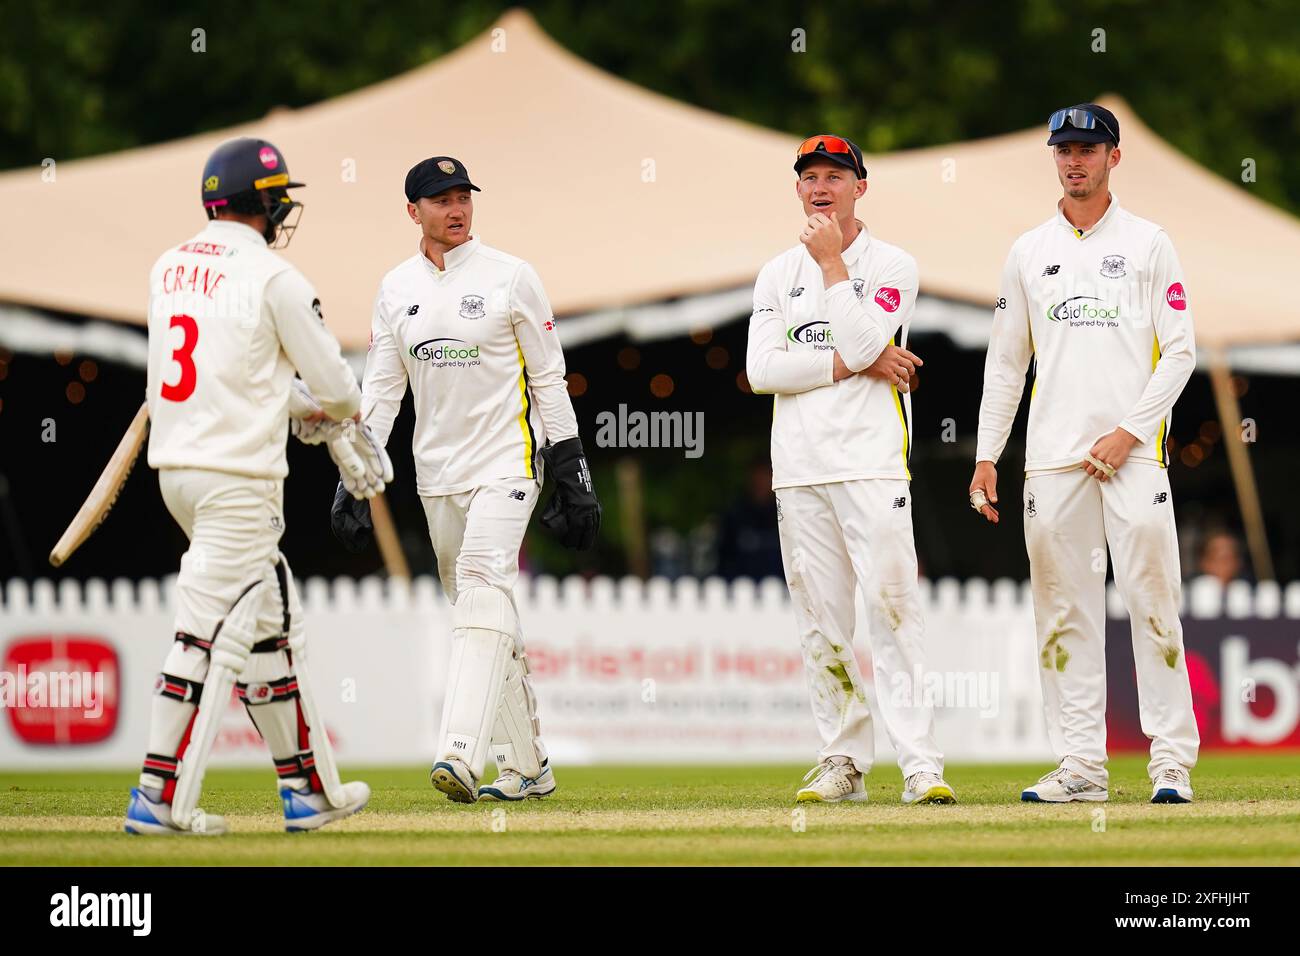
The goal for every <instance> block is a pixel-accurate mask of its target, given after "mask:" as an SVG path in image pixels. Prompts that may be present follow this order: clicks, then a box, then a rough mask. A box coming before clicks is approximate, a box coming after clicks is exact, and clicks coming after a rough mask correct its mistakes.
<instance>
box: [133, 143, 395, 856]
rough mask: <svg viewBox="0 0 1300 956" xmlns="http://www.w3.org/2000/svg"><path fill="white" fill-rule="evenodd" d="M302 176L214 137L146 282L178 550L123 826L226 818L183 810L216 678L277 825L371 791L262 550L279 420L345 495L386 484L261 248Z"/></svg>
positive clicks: (158, 422) (276, 513)
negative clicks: (246, 732) (246, 727)
mask: <svg viewBox="0 0 1300 956" xmlns="http://www.w3.org/2000/svg"><path fill="white" fill-rule="evenodd" d="M300 186H302V183H296V182H293V181H291V179H290V177H289V169H288V165H287V164H286V162H285V159H284V156H283V155H282V154H281V153H280V151H279V150H278V149H276V148H275V147H274V146H273V145H271V144H270V143H268V142H266V141H265V140H260V139H249V138H241V139H233V140H230V141H228V142H226V143H223V144H222V145H221V146H219V147H218V148H217V149H216V151H215V152H213V153H212V155H211V156H210V157H209V158H208V161H207V164H206V165H205V166H204V169H203V178H202V184H201V191H202V198H203V205H204V208H205V209H206V211H207V215H208V219H209V220H210V221H209V222H208V225H207V227H206V228H205V229H204V230H203V231H202V232H200V233H199V234H198V235H197V236H195V237H193V238H192V239H189V240H187V241H186V242H184V243H181V244H180V245H177V246H175V247H173V248H171V249H169V250H167V251H166V252H164V253H163V254H162V256H161V257H160V258H159V259H158V261H157V263H156V264H155V265H154V267H153V272H152V275H151V277H150V289H149V291H150V295H149V366H148V376H147V392H148V406H149V418H150V420H151V422H152V430H151V433H150V436H149V454H148V457H149V465H150V466H151V467H153V468H156V469H157V470H158V483H159V486H160V488H161V490H162V496H163V501H164V502H166V505H167V509H168V511H170V512H171V515H172V517H173V518H175V520H176V522H177V523H178V524H179V525H180V526H181V528H182V529H183V530H184V531H185V534H186V537H188V538H189V549H188V550H187V551H186V552H185V554H184V555H183V556H182V558H181V569H180V575H179V577H178V579H177V582H176V603H177V609H176V625H175V640H174V641H173V642H172V646H171V650H170V651H169V653H168V654H167V658H166V661H165V662H164V664H163V670H162V673H161V674H160V675H159V677H158V680H157V683H156V684H155V686H154V698H153V708H152V715H151V718H150V725H149V746H148V753H147V754H146V755H145V760H144V768H143V771H142V772H141V774H140V784H139V786H138V787H136V788H134V789H132V791H131V800H130V804H129V806H128V807H127V813H126V827H125V829H126V831H127V832H128V833H137V834H173V833H182V834H194V833H203V834H217V833H223V832H225V831H226V824H225V821H224V820H223V819H222V818H221V817H219V816H216V815H212V814H204V813H203V812H202V811H200V810H198V809H196V807H197V803H198V798H199V793H200V789H201V787H202V783H203V772H204V767H205V765H206V763H207V760H208V756H209V754H210V752H211V749H212V745H213V742H214V740H215V739H216V736H217V732H218V730H219V729H220V725H221V718H222V715H223V714H224V713H225V710H226V706H227V704H228V702H229V700H230V697H231V693H232V691H234V692H235V693H237V695H238V698H239V700H240V701H241V702H243V704H244V705H245V707H246V708H247V710H248V715H249V717H251V718H252V720H253V723H254V725H255V726H256V727H257V729H258V732H259V733H260V734H261V735H262V738H263V739H264V740H265V741H266V743H267V746H268V748H269V749H270V751H271V757H272V759H273V760H274V762H275V769H276V773H277V775H278V778H279V787H280V796H281V799H282V802H283V806H284V815H285V829H287V830H290V831H293V830H311V829H316V828H317V827H321V826H324V825H325V824H327V823H330V822H331V821H334V820H339V819H342V818H343V817H346V816H349V815H350V814H353V813H356V812H357V811H358V810H360V809H361V808H362V807H364V806H365V804H366V801H367V800H368V799H369V797H370V788H369V787H368V786H366V784H364V783H361V782H359V781H358V782H353V783H347V784H342V783H340V782H339V778H338V770H337V768H336V766H335V762H334V756H333V752H332V750H331V748H330V742H329V739H328V737H327V735H326V733H325V726H324V724H323V723H322V722H321V719H320V715H319V714H318V713H317V711H316V708H315V703H314V700H313V698H312V697H311V693H310V688H309V687H308V683H307V675H306V673H305V672H304V669H303V663H304V659H305V655H306V643H305V640H304V628H303V618H302V606H301V604H300V603H299V600H298V595H297V591H296V588H295V585H294V580H293V572H292V571H290V569H289V565H288V562H287V561H286V560H285V558H284V555H283V554H281V553H280V552H279V550H278V543H279V540H280V536H281V535H282V534H283V533H284V512H283V507H282V501H283V489H284V478H285V476H286V475H287V474H288V470H289V469H288V465H287V464H286V460H285V441H286V438H287V436H288V432H289V431H290V418H291V415H296V416H297V420H296V421H295V422H294V423H293V431H294V432H295V434H297V435H298V436H299V437H300V438H302V439H303V440H304V441H307V442H308V443H319V442H321V441H327V442H328V443H329V446H330V452H331V455H332V456H333V457H334V458H335V460H336V461H338V462H339V463H340V467H342V468H344V469H345V470H346V471H347V473H348V475H349V486H350V487H352V488H353V489H354V490H355V491H356V493H358V494H363V495H366V494H370V495H372V494H375V493H376V492H378V491H379V490H381V489H382V488H383V485H384V482H385V481H388V480H391V479H392V465H391V463H389V462H388V460H387V455H386V454H385V453H384V451H383V447H382V446H381V445H378V444H376V443H375V442H374V441H373V440H372V439H371V437H370V436H369V434H368V433H367V432H366V429H365V428H364V427H363V426H358V425H356V424H355V423H354V422H353V421H352V420H351V419H352V417H353V416H354V415H355V414H356V413H357V411H358V408H359V405H360V399H361V396H360V390H359V389H358V387H357V382H356V377H355V376H354V375H353V374H352V372H351V370H350V369H349V368H348V366H347V364H346V363H345V362H344V361H343V357H342V355H341V354H340V351H339V345H338V342H337V341H335V339H334V337H333V336H332V335H330V333H329V332H328V331H327V330H326V328H325V326H324V324H323V323H322V321H321V313H320V300H319V299H317V298H316V293H315V291H314V290H313V289H312V286H311V284H310V283H309V282H308V281H307V280H306V279H305V278H304V277H303V276H302V274H301V273H300V272H298V270H297V269H295V268H294V267H293V266H292V265H290V264H289V263H288V262H287V261H286V260H284V259H282V258H280V256H278V255H277V254H276V253H274V252H272V251H271V249H270V246H269V244H271V243H277V248H278V247H280V246H281V245H287V244H288V240H289V237H290V235H291V234H292V231H293V229H294V228H295V227H296V223H297V217H298V216H299V215H301V205H302V204H301V203H298V202H295V201H293V200H291V199H290V198H289V192H288V191H289V190H290V189H293V188H296V187H300ZM291 216H292V219H290V217H291ZM295 372H296V373H297V374H298V375H301V376H302V379H301V381H296V380H295V378H294V376H295ZM343 423H346V425H344V424H343Z"/></svg>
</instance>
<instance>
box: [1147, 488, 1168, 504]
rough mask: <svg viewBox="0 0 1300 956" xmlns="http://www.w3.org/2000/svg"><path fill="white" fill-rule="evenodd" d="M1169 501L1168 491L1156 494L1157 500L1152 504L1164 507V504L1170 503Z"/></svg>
mask: <svg viewBox="0 0 1300 956" xmlns="http://www.w3.org/2000/svg"><path fill="white" fill-rule="evenodd" d="M1168 500H1169V492H1167V491H1158V492H1156V500H1155V501H1153V502H1151V503H1152V504H1153V505H1162V504H1164V503H1165V502H1166V501H1168Z"/></svg>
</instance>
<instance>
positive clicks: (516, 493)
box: [510, 488, 528, 501]
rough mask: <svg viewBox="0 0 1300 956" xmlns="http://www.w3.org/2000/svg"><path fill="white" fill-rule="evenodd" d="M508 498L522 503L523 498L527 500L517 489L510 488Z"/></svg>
mask: <svg viewBox="0 0 1300 956" xmlns="http://www.w3.org/2000/svg"><path fill="white" fill-rule="evenodd" d="M510 497H511V498H514V499H515V501H523V500H524V499H525V498H527V497H528V496H527V495H525V494H524V493H523V492H522V491H520V490H519V489H518V488H511V489H510Z"/></svg>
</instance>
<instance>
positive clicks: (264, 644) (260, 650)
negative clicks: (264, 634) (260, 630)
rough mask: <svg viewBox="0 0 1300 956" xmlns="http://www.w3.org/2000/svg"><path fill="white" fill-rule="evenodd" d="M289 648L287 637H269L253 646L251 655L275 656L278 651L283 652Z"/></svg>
mask: <svg viewBox="0 0 1300 956" xmlns="http://www.w3.org/2000/svg"><path fill="white" fill-rule="evenodd" d="M288 646H289V638H287V637H268V638H266V639H265V640H262V641H258V642H257V643H256V644H254V645H253V649H252V650H251V651H249V653H250V654H273V653H275V652H276V651H282V650H284V649H285V648H286V647H288Z"/></svg>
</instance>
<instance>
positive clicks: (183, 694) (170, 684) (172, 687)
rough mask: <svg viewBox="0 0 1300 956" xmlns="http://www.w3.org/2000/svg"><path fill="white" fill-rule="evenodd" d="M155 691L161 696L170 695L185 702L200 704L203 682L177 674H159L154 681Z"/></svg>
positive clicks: (173, 698)
mask: <svg viewBox="0 0 1300 956" xmlns="http://www.w3.org/2000/svg"><path fill="white" fill-rule="evenodd" d="M153 692H154V693H155V694H157V695H158V696H159V697H169V698H171V699H172V700H178V701H180V702H181V703H183V704H198V702H199V698H200V697H202V696H203V683H202V682H201V681H196V680H190V679H189V678H186V677H177V676H176V675H175V674H165V673H164V674H159V675H158V679H157V680H156V681H154V685H153Z"/></svg>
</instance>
